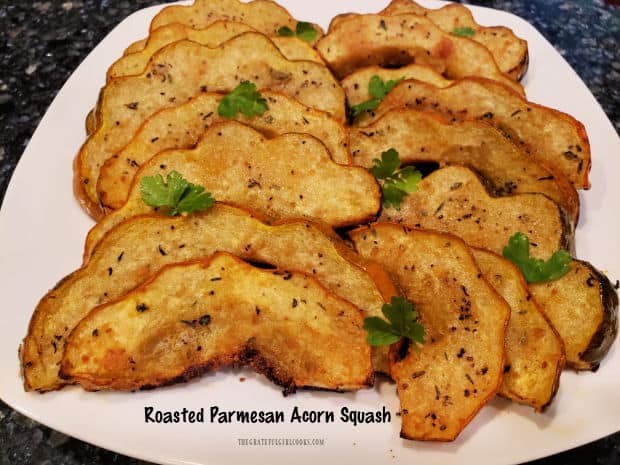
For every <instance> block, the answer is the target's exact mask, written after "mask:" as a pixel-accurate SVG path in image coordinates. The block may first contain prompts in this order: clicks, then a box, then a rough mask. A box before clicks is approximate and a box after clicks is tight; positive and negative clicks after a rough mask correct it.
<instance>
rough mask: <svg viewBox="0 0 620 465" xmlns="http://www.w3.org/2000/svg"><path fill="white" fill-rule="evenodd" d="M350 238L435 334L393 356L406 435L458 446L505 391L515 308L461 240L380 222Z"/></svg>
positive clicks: (402, 345) (397, 350)
mask: <svg viewBox="0 0 620 465" xmlns="http://www.w3.org/2000/svg"><path fill="white" fill-rule="evenodd" d="M350 237H351V239H352V240H353V242H354V244H355V248H356V250H357V251H358V253H360V255H362V256H363V257H366V258H368V259H370V260H374V261H376V262H378V263H379V264H381V265H382V266H383V267H384V268H385V269H386V270H387V271H388V272H391V273H393V274H394V275H395V276H396V277H397V278H398V281H399V284H400V286H401V288H402V290H403V293H404V295H405V296H406V297H407V298H408V299H409V300H410V301H412V302H413V303H414V304H415V306H416V309H417V311H418V312H419V314H420V321H421V323H422V325H423V326H424V329H425V331H426V333H427V334H426V336H425V339H426V343H425V344H424V345H421V346H418V347H419V350H416V348H414V347H413V346H412V344H410V343H409V342H408V341H409V340H408V339H405V340H401V342H400V343H397V344H395V345H393V346H392V347H391V350H390V375H391V376H392V378H393V379H394V381H395V382H396V388H397V392H398V397H399V399H400V413H401V420H402V427H401V436H402V437H404V438H408V439H419V440H432V441H451V440H454V439H455V438H456V437H457V436H458V434H459V433H460V432H461V431H462V430H463V429H464V428H465V426H466V425H467V424H468V423H469V422H470V421H471V420H472V418H474V416H475V415H476V414H477V413H478V411H479V410H480V409H481V408H482V407H483V406H484V405H485V404H486V403H487V402H488V401H489V400H490V399H491V398H492V397H493V396H494V395H495V394H496V393H497V391H498V390H499V388H500V386H501V382H502V373H503V368H504V357H505V351H504V335H505V330H506V325H507V323H508V318H509V316H510V307H509V306H508V304H507V303H506V302H505V301H504V299H502V297H501V296H500V295H499V294H498V293H497V292H496V291H495V290H494V289H493V288H492V286H491V285H490V284H489V283H488V282H487V281H486V280H485V278H484V277H483V275H482V273H481V271H480V268H478V265H477V264H476V261H475V260H474V257H473V256H472V254H471V251H470V250H469V247H467V246H466V245H465V243H464V242H463V241H462V240H460V239H459V238H457V237H455V236H453V235H450V234H443V233H439V232H435V231H428V230H416V229H410V228H407V227H404V226H400V225H396V224H390V223H375V224H372V225H370V226H367V227H361V228H359V229H356V230H354V231H352V232H351V233H350Z"/></svg>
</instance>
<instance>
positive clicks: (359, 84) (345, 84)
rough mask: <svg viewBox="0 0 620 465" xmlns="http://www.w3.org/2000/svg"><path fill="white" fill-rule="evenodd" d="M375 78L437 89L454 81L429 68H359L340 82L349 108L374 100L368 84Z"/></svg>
mask: <svg viewBox="0 0 620 465" xmlns="http://www.w3.org/2000/svg"><path fill="white" fill-rule="evenodd" d="M373 76H379V77H380V78H381V79H382V80H383V81H384V82H387V81H397V80H399V79H417V80H419V81H423V82H428V83H429V84H432V85H434V86H437V87H447V86H449V85H450V84H451V83H452V81H451V80H449V79H446V78H444V77H443V76H442V75H441V74H439V73H438V72H437V71H435V70H434V69H433V68H429V67H428V66H422V65H416V64H415V63H414V64H411V65H407V66H403V67H402V68H398V69H387V68H381V67H379V66H366V67H364V68H359V69H356V70H355V71H353V72H352V73H351V74H349V75H348V76H347V77H345V78H344V79H342V81H340V85H341V86H342V88H343V89H344V93H345V94H346V96H347V103H348V104H349V106H353V105H358V104H360V103H362V102H365V101H367V100H370V99H372V98H373V96H372V95H370V93H369V92H368V83H369V82H370V79H371V78H372V77H373Z"/></svg>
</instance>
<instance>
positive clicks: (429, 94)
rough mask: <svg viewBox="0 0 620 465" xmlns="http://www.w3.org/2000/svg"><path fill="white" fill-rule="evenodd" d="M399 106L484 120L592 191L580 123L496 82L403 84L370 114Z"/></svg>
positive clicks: (579, 186) (585, 140)
mask: <svg viewBox="0 0 620 465" xmlns="http://www.w3.org/2000/svg"><path fill="white" fill-rule="evenodd" d="M403 107H406V108H415V109H426V110H432V111H436V112H439V113H442V114H443V115H445V116H447V117H448V118H450V119H454V120H458V121H462V120H464V119H478V118H480V119H485V120H486V121H488V122H489V123H490V124H492V125H493V126H495V127H496V128H497V129H499V130H500V131H501V132H502V133H504V135H506V137H508V138H510V139H511V140H512V141H513V142H515V143H516V144H519V145H521V146H522V147H523V148H524V149H525V150H526V151H527V152H529V153H531V154H532V155H534V156H535V157H536V158H538V159H539V160H541V161H542V162H543V163H544V164H545V165H546V166H547V167H549V168H551V169H553V170H554V171H557V172H559V173H560V174H563V175H564V176H566V177H567V178H568V179H569V180H570V181H571V182H572V184H573V185H574V186H575V188H577V189H588V188H589V187H590V183H589V181H588V173H589V171H590V143H589V142H588V136H587V134H586V130H585V128H584V126H583V124H581V123H580V122H579V121H577V120H576V119H575V118H573V117H572V116H570V115H567V114H566V113H562V112H560V111H557V110H554V109H552V108H548V107H544V106H542V105H537V104H535V103H532V102H528V101H527V100H525V99H524V98H523V97H522V96H520V95H518V94H517V93H515V92H513V91H512V89H509V88H508V87H506V86H503V85H501V84H499V83H497V82H493V81H491V80H488V79H482V78H467V79H462V80H459V81H457V82H454V83H453V84H451V85H450V86H448V87H445V88H443V89H439V88H437V87H435V86H432V85H430V84H426V83H423V82H420V81H415V80H412V81H404V82H402V83H400V84H399V85H397V86H396V87H395V88H394V89H393V90H392V91H391V92H390V93H389V94H388V95H387V97H386V98H385V99H384V100H383V102H382V103H381V105H380V106H379V108H377V110H376V112H374V116H375V117H377V116H380V115H382V114H383V113H385V112H387V111H389V110H391V109H393V108H403ZM371 119H372V117H370V118H369V117H366V118H363V117H362V118H361V120H360V123H361V124H362V125H364V124H368V122H369V120H371ZM363 120H365V121H363Z"/></svg>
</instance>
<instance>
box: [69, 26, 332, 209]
mask: <svg viewBox="0 0 620 465" xmlns="http://www.w3.org/2000/svg"><path fill="white" fill-rule="evenodd" d="M244 80H249V81H252V82H253V83H255V84H256V86H257V87H258V88H259V89H260V88H270V89H273V90H276V91H281V92H282V93H284V94H286V95H290V96H292V97H294V98H296V99H297V100H299V101H300V102H302V103H303V104H305V105H308V106H310V107H313V108H317V109H319V110H324V111H326V112H327V113H329V114H331V115H333V116H334V117H335V118H336V120H338V121H340V122H343V121H344V91H343V90H342V89H341V88H340V85H339V84H338V81H336V80H335V79H334V77H333V76H332V75H331V73H330V72H329V70H328V69H327V68H326V67H325V66H323V65H319V64H318V63H312V62H309V61H289V60H286V59H285V58H284V57H283V56H282V54H281V53H280V52H279V51H278V49H277V48H276V46H275V45H274V44H273V42H271V41H270V40H269V39H268V38H267V37H266V36H264V35H262V34H258V33H256V32H247V33H244V34H241V35H239V36H237V37H234V38H232V39H231V40H229V41H227V42H225V43H223V44H222V45H221V46H220V47H218V48H209V47H206V46H203V45H199V44H196V43H195V42H191V41H187V40H181V41H178V42H174V43H172V44H170V45H168V46H166V47H164V48H163V49H161V50H159V51H158V52H157V53H156V54H155V55H154V56H153V59H152V61H151V63H150V64H149V66H148V67H147V68H146V69H145V70H144V71H143V73H142V74H141V75H138V76H125V77H122V78H117V79H113V80H112V81H111V82H109V83H108V84H107V85H106V86H105V87H104V88H103V90H102V92H101V95H100V98H99V103H98V104H97V110H96V111H97V116H96V118H95V120H96V122H97V130H96V131H95V132H94V133H93V134H92V135H91V137H90V138H89V139H88V140H87V141H86V143H85V144H84V145H83V146H82V148H81V149H80V152H79V154H78V156H77V158H76V166H75V190H76V195H77V196H78V199H79V200H80V201H82V203H83V205H84V207H85V208H86V209H87V210H88V211H89V213H91V214H92V215H94V216H95V217H97V216H100V214H101V212H100V208H99V206H98V203H97V192H96V184H97V176H98V173H99V169H100V167H101V165H102V164H103V163H104V162H105V161H106V160H107V159H108V158H110V157H111V156H112V155H114V154H115V153H117V152H118V151H119V150H120V149H122V148H123V147H124V146H125V145H126V144H127V143H128V142H129V141H130V140H131V138H132V137H133V135H134V134H135V132H136V131H137V129H138V128H139V127H140V125H141V124H142V122H143V121H144V120H145V119H147V118H148V117H149V116H150V115H152V114H153V113H155V112H156V111H158V110H161V109H162V108H169V107H173V106H176V105H179V104H182V103H185V102H187V101H188V100H190V99H192V98H194V97H195V96H196V95H198V94H200V93H201V92H203V91H205V92H206V91H207V90H208V91H211V92H229V91H231V90H232V89H233V88H235V87H236V86H237V85H238V84H239V83H240V82H241V81H244Z"/></svg>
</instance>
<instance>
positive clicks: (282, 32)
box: [278, 26, 295, 37]
mask: <svg viewBox="0 0 620 465" xmlns="http://www.w3.org/2000/svg"><path fill="white" fill-rule="evenodd" d="M278 35H279V36H281V37H293V36H294V35H295V33H294V32H293V31H292V29H291V28H290V27H288V26H282V27H281V28H280V29H278Z"/></svg>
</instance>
